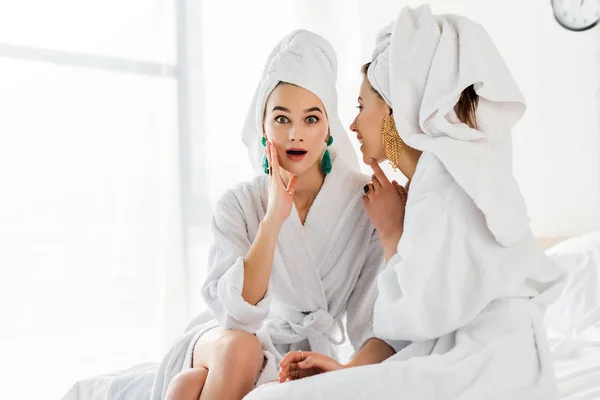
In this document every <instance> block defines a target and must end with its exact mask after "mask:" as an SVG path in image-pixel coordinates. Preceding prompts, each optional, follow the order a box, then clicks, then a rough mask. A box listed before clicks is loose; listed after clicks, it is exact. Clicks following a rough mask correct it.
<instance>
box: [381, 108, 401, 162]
mask: <svg viewBox="0 0 600 400" xmlns="http://www.w3.org/2000/svg"><path fill="white" fill-rule="evenodd" d="M381 142H382V144H383V150H385V156H386V157H387V159H388V160H389V162H390V165H391V166H392V168H393V169H394V171H396V169H397V168H398V160H399V159H400V154H401V153H402V149H403V148H404V142H403V141H402V138H401V137H400V134H398V130H397V129H396V124H395V123H394V118H393V117H392V115H391V114H390V115H388V116H386V117H385V118H384V119H383V126H382V128H381Z"/></svg>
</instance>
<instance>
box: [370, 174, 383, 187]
mask: <svg viewBox="0 0 600 400" xmlns="http://www.w3.org/2000/svg"><path fill="white" fill-rule="evenodd" d="M371 182H372V183H373V186H379V187H381V182H379V179H377V176H376V175H371Z"/></svg>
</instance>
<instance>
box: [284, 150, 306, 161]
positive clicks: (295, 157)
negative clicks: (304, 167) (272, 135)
mask: <svg viewBox="0 0 600 400" xmlns="http://www.w3.org/2000/svg"><path fill="white" fill-rule="evenodd" d="M285 153H286V154H287V156H288V158H289V159H290V160H292V161H300V160H302V159H303V158H304V156H305V155H306V153H308V151H307V150H305V149H302V148H299V147H294V148H291V149H287V150H286V151H285Z"/></svg>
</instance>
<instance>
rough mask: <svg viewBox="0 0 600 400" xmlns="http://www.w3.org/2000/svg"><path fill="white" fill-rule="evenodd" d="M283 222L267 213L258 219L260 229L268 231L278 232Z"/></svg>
mask: <svg viewBox="0 0 600 400" xmlns="http://www.w3.org/2000/svg"><path fill="white" fill-rule="evenodd" d="M282 224H283V223H282V222H281V221H278V220H277V219H276V218H273V217H271V216H269V215H265V217H264V218H263V220H262V221H260V229H261V230H265V231H267V232H269V233H274V234H276V235H277V234H279V230H280V229H281V225H282Z"/></svg>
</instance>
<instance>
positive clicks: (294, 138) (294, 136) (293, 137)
mask: <svg viewBox="0 0 600 400" xmlns="http://www.w3.org/2000/svg"><path fill="white" fill-rule="evenodd" d="M288 138H289V140H290V142H294V143H295V142H300V143H302V142H304V138H303V137H302V136H301V135H299V132H297V131H296V128H290V132H289V136H288Z"/></svg>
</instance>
